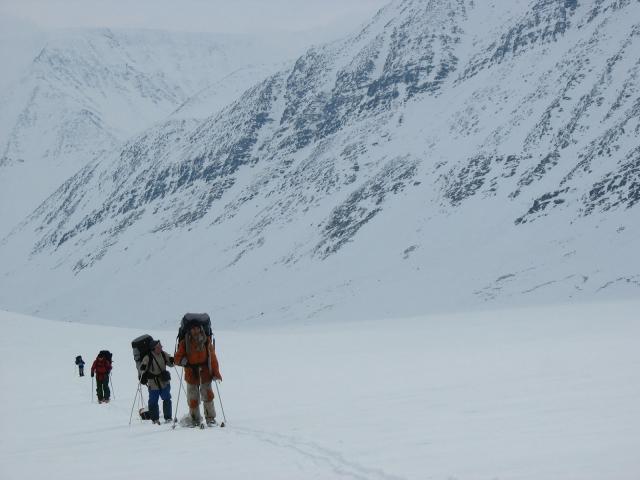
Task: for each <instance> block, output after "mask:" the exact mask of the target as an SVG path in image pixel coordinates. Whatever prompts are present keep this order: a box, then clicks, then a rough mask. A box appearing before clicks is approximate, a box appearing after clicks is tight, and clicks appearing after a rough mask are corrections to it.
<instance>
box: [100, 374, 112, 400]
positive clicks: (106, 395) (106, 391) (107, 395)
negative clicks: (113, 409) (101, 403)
mask: <svg viewBox="0 0 640 480" xmlns="http://www.w3.org/2000/svg"><path fill="white" fill-rule="evenodd" d="M102 389H103V390H104V399H105V401H107V402H108V401H109V398H111V390H109V375H107V376H106V377H105V378H104V381H103V383H102Z"/></svg>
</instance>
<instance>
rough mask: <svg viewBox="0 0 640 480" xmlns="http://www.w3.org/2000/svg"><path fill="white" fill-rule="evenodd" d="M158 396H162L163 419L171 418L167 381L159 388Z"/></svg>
mask: <svg viewBox="0 0 640 480" xmlns="http://www.w3.org/2000/svg"><path fill="white" fill-rule="evenodd" d="M160 397H161V398H162V413H163V415H164V419H165V420H167V421H169V420H171V414H172V409H171V384H170V383H168V384H167V385H166V386H165V387H164V388H163V389H162V390H160Z"/></svg>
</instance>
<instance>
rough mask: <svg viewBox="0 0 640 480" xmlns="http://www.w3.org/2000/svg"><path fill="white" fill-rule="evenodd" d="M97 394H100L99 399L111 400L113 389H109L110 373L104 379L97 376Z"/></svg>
mask: <svg viewBox="0 0 640 480" xmlns="http://www.w3.org/2000/svg"><path fill="white" fill-rule="evenodd" d="M96 394H97V395H98V401H102V400H109V397H110V396H111V391H110V390H109V375H107V376H106V377H104V378H103V379H102V380H98V379H97V378H96Z"/></svg>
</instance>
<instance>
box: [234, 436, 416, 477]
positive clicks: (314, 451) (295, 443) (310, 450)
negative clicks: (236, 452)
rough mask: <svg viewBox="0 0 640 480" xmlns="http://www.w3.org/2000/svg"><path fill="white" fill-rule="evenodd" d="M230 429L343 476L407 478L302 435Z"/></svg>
mask: <svg viewBox="0 0 640 480" xmlns="http://www.w3.org/2000/svg"><path fill="white" fill-rule="evenodd" d="M225 428H226V427H225ZM230 431H233V432H234V433H235V432H237V433H240V434H246V435H251V436H253V437H255V438H257V439H258V440H260V441H262V442H265V443H268V444H270V445H273V446H276V447H279V448H285V449H287V450H290V451H293V452H296V453H297V454H299V455H302V456H304V457H306V458H309V459H311V460H313V461H314V462H315V463H316V464H317V465H319V466H325V467H326V466H328V467H330V468H331V470H332V471H333V472H335V473H336V474H337V475H340V476H341V477H350V478H356V479H358V480H373V479H380V480H405V478H406V477H400V476H398V475H392V474H388V473H386V472H384V471H383V470H379V469H373V468H367V467H365V466H363V465H359V464H358V463H356V462H352V461H349V460H347V459H346V458H345V457H344V456H343V455H342V454H341V453H340V452H337V451H335V450H330V449H328V448H326V447H322V446H321V445H318V444H316V443H314V442H311V441H309V440H303V439H302V438H300V437H294V436H289V435H282V434H278V433H274V432H266V431H262V430H254V429H250V428H246V427H233V428H231V429H230Z"/></svg>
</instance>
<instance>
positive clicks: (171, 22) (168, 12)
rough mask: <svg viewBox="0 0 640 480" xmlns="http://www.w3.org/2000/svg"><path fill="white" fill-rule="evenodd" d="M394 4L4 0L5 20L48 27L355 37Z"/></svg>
mask: <svg viewBox="0 0 640 480" xmlns="http://www.w3.org/2000/svg"><path fill="white" fill-rule="evenodd" d="M389 1H390V0H0V16H4V17H14V18H15V17H18V18H21V19H24V20H29V21H31V22H34V23H36V24H38V25H40V26H43V27H53V28H56V27H116V28H117V27H131V28H157V29H167V30H180V31H203V32H224V33H264V32H267V31H274V30H285V31H309V30H317V29H329V30H335V31H338V32H340V31H344V32H345V33H346V32H347V31H350V30H352V29H355V28H356V27H358V26H359V25H360V24H361V23H362V22H364V21H366V20H367V19H368V18H370V17H371V16H373V14H374V13H375V12H376V11H377V10H378V9H379V8H380V7H382V6H383V5H385V4H386V3H388V2H389Z"/></svg>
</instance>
